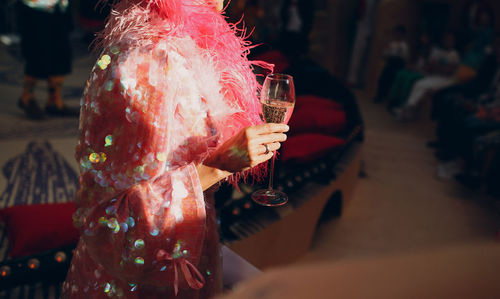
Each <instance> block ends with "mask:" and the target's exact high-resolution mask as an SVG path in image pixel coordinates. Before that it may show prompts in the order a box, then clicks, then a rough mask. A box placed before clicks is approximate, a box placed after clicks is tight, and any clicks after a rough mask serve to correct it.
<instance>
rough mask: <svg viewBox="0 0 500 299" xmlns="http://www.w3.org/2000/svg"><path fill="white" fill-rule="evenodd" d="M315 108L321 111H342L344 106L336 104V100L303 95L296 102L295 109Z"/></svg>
mask: <svg viewBox="0 0 500 299" xmlns="http://www.w3.org/2000/svg"><path fill="white" fill-rule="evenodd" d="M309 107H314V108H316V109H318V110H320V109H334V110H342V109H343V107H342V104H340V103H338V102H335V101H334V100H331V99H327V98H322V97H317V96H313V95H302V96H298V97H297V98H296V100H295V109H296V110H298V109H303V108H309Z"/></svg>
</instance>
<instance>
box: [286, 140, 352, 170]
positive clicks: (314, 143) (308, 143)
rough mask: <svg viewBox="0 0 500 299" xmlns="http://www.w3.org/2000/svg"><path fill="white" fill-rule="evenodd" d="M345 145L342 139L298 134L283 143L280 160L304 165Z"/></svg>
mask: <svg viewBox="0 0 500 299" xmlns="http://www.w3.org/2000/svg"><path fill="white" fill-rule="evenodd" d="M344 144H345V141H344V140H343V139H340V138H337V137H333V136H327V135H323V134H317V133H313V134H300V135H296V136H291V137H290V138H288V140H287V141H285V142H284V143H283V150H282V151H281V155H280V159H281V160H282V161H283V162H287V161H291V160H294V161H296V162H299V163H305V162H309V161H312V160H315V159H317V158H320V157H321V156H323V155H324V154H325V153H327V152H328V151H330V150H331V149H333V148H336V147H339V146H342V145H344Z"/></svg>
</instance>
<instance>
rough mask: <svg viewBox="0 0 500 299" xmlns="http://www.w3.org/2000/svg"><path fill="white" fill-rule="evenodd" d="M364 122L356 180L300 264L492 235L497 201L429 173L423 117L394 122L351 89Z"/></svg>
mask: <svg viewBox="0 0 500 299" xmlns="http://www.w3.org/2000/svg"><path fill="white" fill-rule="evenodd" d="M358 97H359V99H360V103H359V104H360V106H361V109H362V112H363V116H364V118H365V121H366V127H367V129H366V141H365V145H364V159H365V168H366V173H367V177H366V178H363V179H360V180H359V182H358V186H357V189H356V192H355V195H354V198H353V199H352V200H351V201H350V202H348V203H347V204H346V207H345V209H344V211H343V215H342V217H341V218H339V219H335V220H331V221H329V222H327V223H324V224H322V225H321V226H320V227H319V230H318V233H317V236H316V239H315V241H314V244H313V248H312V249H311V252H310V253H309V254H308V255H307V256H306V257H304V259H302V260H301V261H300V262H310V261H320V260H321V261H323V260H341V259H356V258H363V257H373V256H387V255H395V254H405V253H410V252H420V251H428V250H433V249H437V248H440V247H450V246H457V245H468V244H472V243H476V242H477V243H479V242H482V241H488V240H494V239H495V236H496V233H497V231H498V229H499V228H500V212H499V211H500V210H499V209H498V202H495V201H493V200H491V199H489V198H487V197H485V196H482V195H479V194H474V193H472V192H470V191H468V190H465V189H464V188H462V187H461V186H460V185H458V184H457V183H455V182H454V181H452V180H448V181H443V180H439V179H438V178H437V177H436V167H437V165H438V161H437V160H436V159H435V158H434V155H433V151H432V150H431V149H429V148H427V147H426V143H427V142H428V141H429V140H432V139H433V125H432V124H431V123H430V122H423V121H420V122H417V123H399V122H397V121H396V120H395V119H394V118H393V117H392V116H391V115H390V114H389V113H388V112H387V111H386V110H385V109H384V107H383V105H380V104H374V103H372V102H371V101H369V100H367V98H368V97H366V96H365V95H363V94H362V93H360V94H359V96H358Z"/></svg>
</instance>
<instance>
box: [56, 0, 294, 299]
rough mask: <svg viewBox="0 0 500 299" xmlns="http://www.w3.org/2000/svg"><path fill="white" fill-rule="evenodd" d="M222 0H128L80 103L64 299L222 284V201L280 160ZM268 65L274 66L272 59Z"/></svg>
mask: <svg viewBox="0 0 500 299" xmlns="http://www.w3.org/2000/svg"><path fill="white" fill-rule="evenodd" d="M221 7H222V1H217V2H215V1H210V0H203V1H201V0H122V1H119V2H117V3H116V4H115V6H114V8H113V12H112V14H111V17H110V19H109V20H108V23H107V26H106V29H105V30H104V32H103V33H102V39H101V42H100V43H101V47H102V49H103V50H102V54H101V55H100V58H99V59H98V61H97V63H96V65H95V67H94V69H93V71H92V73H91V76H90V78H89V80H88V83H87V87H86V90H85V94H84V98H83V100H82V107H81V116H80V117H81V119H80V139H79V143H78V146H77V149H76V158H77V160H78V162H79V163H80V165H81V176H80V189H79V191H78V192H77V198H76V201H77V206H78V209H77V212H76V213H75V215H74V221H75V225H76V226H77V227H79V229H80V231H81V239H80V242H79V244H78V247H77V249H76V251H75V254H74V257H73V260H72V265H71V267H70V271H69V273H68V277H67V279H66V282H65V283H64V284H63V296H62V297H63V298H86V299H87V298H108V297H112V298H114V297H120V298H170V297H172V298H174V297H175V298H208V297H211V296H213V295H215V294H217V293H218V292H220V290H221V287H222V282H221V264H220V254H219V238H218V232H217V229H218V228H217V223H216V219H215V210H214V207H213V204H214V203H213V198H212V197H211V196H210V195H207V194H205V196H204V194H203V191H205V190H207V189H209V188H210V187H211V186H212V185H214V184H216V183H217V182H219V181H221V180H223V179H226V178H232V179H234V180H237V179H238V178H240V177H241V176H243V174H244V173H245V171H247V170H251V171H253V172H255V173H257V174H259V173H261V172H260V171H258V170H259V169H260V168H259V167H256V166H258V165H259V164H261V163H262V162H265V161H267V160H269V159H270V158H271V157H272V156H273V153H272V152H273V151H275V150H277V149H278V148H279V147H280V142H283V141H285V139H286V135H285V134H284V133H285V132H287V131H288V126H287V125H285V124H271V123H269V124H262V121H261V119H260V116H259V113H260V112H261V107H260V105H261V104H260V102H259V101H258V99H257V97H256V93H257V89H258V84H257V82H256V79H255V76H254V74H253V73H252V67H251V63H250V62H249V61H248V60H247V59H246V54H247V51H248V44H247V43H246V42H245V41H243V40H242V39H241V38H239V37H237V36H236V35H235V29H234V28H233V27H231V26H229V25H228V24H227V23H226V22H225V20H224V17H223V16H222V15H221V14H220V12H219V10H220V9H221ZM260 65H263V66H267V65H266V64H265V63H260Z"/></svg>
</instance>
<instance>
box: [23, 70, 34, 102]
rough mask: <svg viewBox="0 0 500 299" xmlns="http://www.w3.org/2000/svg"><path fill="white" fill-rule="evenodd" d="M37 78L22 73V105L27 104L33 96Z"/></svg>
mask: <svg viewBox="0 0 500 299" xmlns="http://www.w3.org/2000/svg"><path fill="white" fill-rule="evenodd" d="M37 82H38V79H37V78H35V77H32V76H29V75H24V84H23V92H22V94H21V101H22V103H23V105H25V106H28V104H29V101H30V100H31V99H33V98H34V97H35V87H36V84H37Z"/></svg>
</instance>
